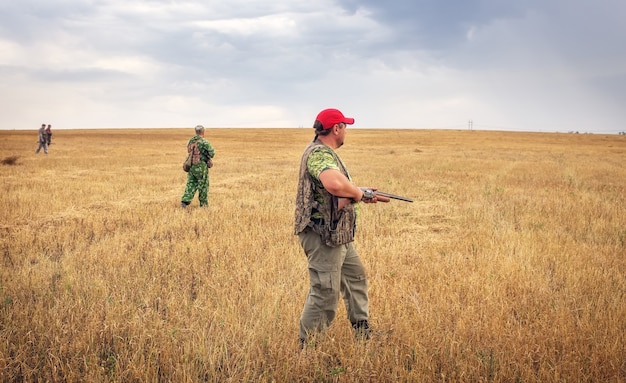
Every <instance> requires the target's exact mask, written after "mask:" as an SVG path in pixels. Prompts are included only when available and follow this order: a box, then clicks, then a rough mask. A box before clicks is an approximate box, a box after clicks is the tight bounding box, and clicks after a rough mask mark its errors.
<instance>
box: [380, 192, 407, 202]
mask: <svg viewBox="0 0 626 383" xmlns="http://www.w3.org/2000/svg"><path fill="white" fill-rule="evenodd" d="M374 193H375V194H379V195H382V196H385V197H388V198H393V199H397V200H400V201H405V202H413V199H411V198H408V197H402V196H399V195H395V194H389V193H385V192H380V191H378V190H376V191H375V192H374Z"/></svg>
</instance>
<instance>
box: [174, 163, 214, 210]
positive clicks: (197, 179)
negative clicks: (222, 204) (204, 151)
mask: <svg viewBox="0 0 626 383" xmlns="http://www.w3.org/2000/svg"><path fill="white" fill-rule="evenodd" d="M196 191H198V200H199V201H200V206H207V205H208V204H209V168H208V166H207V165H206V163H204V162H200V163H199V164H196V165H193V166H192V167H191V169H189V172H188V173H187V186H185V193H184V194H183V196H182V198H181V199H180V201H181V202H183V203H185V204H186V205H189V203H190V202H191V201H192V200H193V197H194V195H196Z"/></svg>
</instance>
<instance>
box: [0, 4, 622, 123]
mask: <svg viewBox="0 0 626 383" xmlns="http://www.w3.org/2000/svg"><path fill="white" fill-rule="evenodd" d="M625 17H626V1H624V0H524V1H512V0H510V1H506V0H448V1H446V0H386V1H381V0H274V1H254V0H219V1H217V0H45V1H44V0H15V1H13V0H0V129H37V128H38V126H39V125H40V124H41V123H50V124H52V126H53V128H56V129H64V128H71V129H74V128H125V127H138V128H150V127H193V126H195V125H196V124H203V125H205V126H207V127H300V126H302V127H311V126H312V125H313V120H314V119H315V116H316V114H317V113H318V112H319V111H320V110H321V109H324V108H329V107H334V108H339V109H341V110H342V111H343V112H344V113H345V114H346V115H348V116H351V117H354V118H355V119H356V124H355V127H364V128H420V129H421V128H448V129H467V128H468V125H469V120H472V121H473V127H474V129H475V130H479V129H480V130H482V129H489V130H493V129H497V130H523V131H543V132H555V131H561V132H567V131H580V132H603V133H618V132H621V131H626V22H625V21H624V20H625V19H624V18H625Z"/></svg>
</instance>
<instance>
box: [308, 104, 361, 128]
mask: <svg viewBox="0 0 626 383" xmlns="http://www.w3.org/2000/svg"><path fill="white" fill-rule="evenodd" d="M315 119H316V120H317V121H319V122H321V123H322V126H323V127H324V130H326V129H330V128H332V127H333V126H335V124H339V123H341V122H343V123H344V124H348V125H352V124H354V118H350V117H346V116H344V115H343V113H341V112H340V111H339V110H337V109H324V110H322V111H321V112H320V113H319V114H318V115H317V117H316V118H315Z"/></svg>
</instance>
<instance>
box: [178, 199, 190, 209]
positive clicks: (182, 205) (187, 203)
mask: <svg viewBox="0 0 626 383" xmlns="http://www.w3.org/2000/svg"><path fill="white" fill-rule="evenodd" d="M187 206H189V202H185V201H181V203H180V207H182V208H183V209H185V208H186V207H187Z"/></svg>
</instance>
